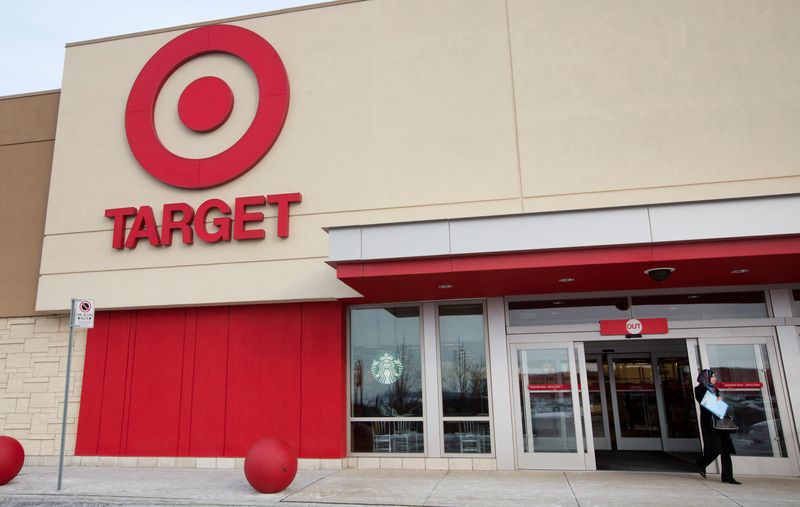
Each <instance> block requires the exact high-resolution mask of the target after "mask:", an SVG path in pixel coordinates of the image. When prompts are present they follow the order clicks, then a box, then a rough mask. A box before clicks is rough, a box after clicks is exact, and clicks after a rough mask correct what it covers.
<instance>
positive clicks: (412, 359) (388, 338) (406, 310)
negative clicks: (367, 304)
mask: <svg viewBox="0 0 800 507" xmlns="http://www.w3.org/2000/svg"><path fill="white" fill-rule="evenodd" d="M420 357H421V355H420V313H419V307H416V306H413V307H397V308H355V309H352V310H351V311H350V361H351V369H350V371H351V372H352V375H353V379H352V389H353V392H352V396H351V403H352V405H351V407H352V408H351V414H352V416H353V417H420V416H422V371H421V365H420Z"/></svg>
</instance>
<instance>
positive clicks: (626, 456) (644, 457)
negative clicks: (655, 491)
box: [594, 451, 698, 473]
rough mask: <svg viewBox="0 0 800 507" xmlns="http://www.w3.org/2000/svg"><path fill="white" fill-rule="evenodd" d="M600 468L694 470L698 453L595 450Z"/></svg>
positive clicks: (668, 470) (652, 470)
mask: <svg viewBox="0 0 800 507" xmlns="http://www.w3.org/2000/svg"><path fill="white" fill-rule="evenodd" d="M594 455H595V461H596V463H597V469H598V470H619V471H628V472H690V473H691V472H694V471H695V459H697V457H698V454H696V453H690V452H688V453H684V452H681V453H670V452H662V451H595V453H594Z"/></svg>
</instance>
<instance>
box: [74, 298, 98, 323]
mask: <svg viewBox="0 0 800 507" xmlns="http://www.w3.org/2000/svg"><path fill="white" fill-rule="evenodd" d="M69 325H70V327H82V328H92V327H94V299H73V300H72V315H71V319H70V323H69Z"/></svg>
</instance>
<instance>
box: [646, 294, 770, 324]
mask: <svg viewBox="0 0 800 507" xmlns="http://www.w3.org/2000/svg"><path fill="white" fill-rule="evenodd" d="M631 301H632V304H631V311H632V314H633V318H635V319H644V318H650V317H666V318H667V319H669V320H710V319H761V318H767V317H769V312H768V311H767V302H766V299H765V297H764V293H763V292H731V293H719V294H670V295H660V296H634V297H633V298H631Z"/></svg>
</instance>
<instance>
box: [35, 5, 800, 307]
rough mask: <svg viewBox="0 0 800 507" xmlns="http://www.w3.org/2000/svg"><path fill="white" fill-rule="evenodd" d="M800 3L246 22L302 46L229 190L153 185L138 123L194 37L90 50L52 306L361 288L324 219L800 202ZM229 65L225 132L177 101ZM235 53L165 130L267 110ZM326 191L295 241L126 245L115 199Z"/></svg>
mask: <svg viewBox="0 0 800 507" xmlns="http://www.w3.org/2000/svg"><path fill="white" fill-rule="evenodd" d="M797 21H800V4H797V3H796V2H791V1H783V2H769V3H767V2H759V3H753V2H748V1H744V0H737V1H724V2H723V1H707V2H701V3H697V2H691V1H675V2H660V3H653V2H648V3H641V2H635V1H632V0H630V1H627V0H626V1H622V0H603V1H598V2H560V1H527V0H507V1H506V0H440V1H437V2H428V1H424V0H406V1H398V0H368V1H365V2H356V3H346V4H342V5H335V6H329V7H322V8H318V9H308V10H302V11H298V12H288V13H283V14H279V15H274V16H261V17H254V18H251V19H245V20H238V21H236V22H235V23H234V24H236V25H239V26H242V27H245V28H248V29H250V30H253V31H255V32H257V33H259V34H261V35H262V36H264V37H265V38H266V39H267V40H269V42H270V43H271V44H272V45H273V46H274V47H275V48H276V50H277V51H278V53H279V54H280V55H281V57H282V59H283V61H284V64H285V65H286V68H287V72H288V75H289V80H290V87H291V101H290V108H289V115H288V118H287V121H286V125H285V127H284V129H283V132H282V134H281V136H280V137H279V138H278V140H277V142H276V143H275V145H274V146H273V148H272V150H271V151H270V152H269V154H268V155H267V156H266V157H265V158H264V159H263V160H262V161H261V162H260V163H259V164H257V165H256V166H255V167H254V168H253V169H252V170H250V171H249V172H248V173H247V174H245V175H244V176H242V177H240V178H238V179H236V180H234V181H232V182H230V183H228V184H226V185H223V186H220V187H216V188H213V189H208V190H202V191H186V190H179V189H175V188H172V187H169V186H166V185H164V184H162V183H160V182H158V181H156V180H155V179H153V178H152V177H150V176H149V174H147V173H146V172H145V171H144V170H142V168H141V167H139V165H138V163H137V162H136V161H135V160H134V159H133V157H132V155H131V153H130V150H129V148H128V146H127V141H126V139H125V135H124V116H123V115H124V107H125V102H126V100H127V96H128V93H129V91H130V87H131V85H132V83H133V80H134V79H135V77H136V75H137V73H138V72H139V70H140V69H141V67H142V65H143V64H144V63H145V62H146V61H147V59H148V58H150V56H151V55H152V54H153V53H154V52H155V51H156V50H157V49H158V48H160V47H161V46H163V45H164V44H165V43H167V42H168V41H169V40H171V39H172V38H174V37H175V36H176V35H178V34H179V33H182V32H183V31H185V30H178V31H167V32H162V33H155V34H147V35H141V36H134V37H125V38H119V39H114V40H107V41H101V42H96V43H88V44H80V45H75V46H72V47H69V48H68V50H67V57H66V65H65V73H64V81H63V89H62V90H63V94H62V100H61V109H60V113H59V124H58V131H57V136H56V146H55V161H54V170H53V177H52V182H51V193H50V201H49V209H48V217H47V225H46V231H45V232H46V237H45V241H44V250H43V258H42V265H41V274H42V277H41V280H40V286H39V294H38V300H37V308H38V309H40V310H56V309H63V308H65V307H66V306H67V304H68V300H69V298H70V297H72V296H83V297H95V298H96V300H97V304H98V307H100V308H120V307H129V306H160V305H181V304H214V303H223V302H230V301H234V302H235V301H242V302H244V301H279V300H303V299H328V298H341V297H348V296H354V295H356V294H355V293H354V292H352V291H351V290H350V289H349V288H347V287H345V286H344V285H343V284H341V283H339V282H338V281H337V280H336V278H335V272H334V271H333V270H332V269H331V268H330V267H328V266H327V265H325V264H324V262H323V261H324V259H325V257H326V256H327V237H326V234H325V232H324V231H323V230H322V228H323V227H331V226H340V225H351V224H364V223H379V222H395V221H411V220H426V219H437V218H455V217H465V216H485V215H496V214H508V213H520V212H528V211H543V210H560V209H575V208H595V207H609V206H620V205H632V204H646V203H660V202H676V201H687V200H704V199H716V198H731V197H745V196H753V195H772V194H781V193H796V192H800V171H799V170H798V169H797V163H796V161H797V160H800V151H799V150H800V149H799V148H797V145H798V143H796V142H793V141H794V138H796V137H797V134H798V132H800V115H798V114H797V113H798V109H800V92H798V91H797V90H800V88H798V86H797V84H798V81H800V58H797V56H798V55H797V52H798V51H800V50H798V49H796V48H800V44H798V42H800V41H798V38H799V37H800V30H798V29H797V28H796V27H797V26H800V25H799V24H798V23H797ZM206 73H214V74H218V75H220V76H221V77H223V78H224V79H225V80H226V82H228V84H229V85H230V86H231V88H232V89H233V91H234V94H235V96H236V104H237V105H236V108H235V110H234V114H233V115H232V116H231V119H230V121H229V123H228V124H226V125H225V127H223V128H221V129H220V130H219V131H216V132H214V133H212V134H207V135H199V134H191V133H190V132H189V131H188V130H186V129H185V128H184V127H182V126H181V125H180V124H179V122H178V121H177V120H176V115H175V103H176V101H177V97H178V96H179V94H180V92H181V91H182V89H183V88H184V87H185V86H186V84H188V83H189V82H190V81H191V80H192V79H194V78H196V77H198V76H201V75H204V74H206ZM254 90H255V84H254V81H253V78H252V75H251V74H250V72H249V71H248V69H247V68H246V66H244V65H242V64H241V62H238V61H237V60H236V59H235V58H232V57H229V56H226V55H211V56H205V57H201V58H198V59H195V60H193V61H190V62H188V63H187V64H186V65H184V66H182V67H181V68H180V69H178V70H177V71H176V72H175V73H174V74H173V75H172V77H171V78H170V80H169V81H168V82H167V84H166V85H165V87H164V89H163V90H162V94H161V96H160V98H159V104H158V106H157V108H156V113H155V120H156V125H157V128H158V131H159V135H160V137H161V138H162V139H163V140H164V143H165V144H166V145H167V146H169V148H170V149H171V150H173V151H174V152H176V153H180V154H182V155H184V156H192V155H193V154H194V156H198V157H199V156H206V155H209V154H212V153H214V152H215V151H219V149H221V148H222V147H224V146H227V145H229V144H230V143H232V142H233V141H234V140H235V139H236V138H237V136H238V135H239V134H240V133H241V132H242V131H243V129H244V128H246V126H247V124H248V122H249V119H250V116H248V114H250V113H248V111H251V110H252V106H253V105H254V104H255V97H254V93H255V92H254ZM297 191H299V192H302V194H303V202H302V204H299V205H296V206H293V208H292V225H291V237H290V238H288V239H285V240H281V239H277V238H275V236H274V229H275V226H274V209H269V208H268V209H267V213H268V214H270V216H271V218H270V219H268V220H267V222H266V228H267V231H268V232H267V239H266V240H264V241H260V242H251V243H231V244H217V245H205V244H201V243H198V242H196V243H195V245H193V246H191V247H186V246H183V245H173V246H172V247H170V248H161V249H158V248H153V247H150V246H149V245H140V246H139V247H138V248H137V249H136V250H134V251H115V250H113V249H112V248H111V246H110V244H111V232H110V231H111V221H110V220H108V219H106V218H104V217H103V210H105V209H106V208H115V207H123V206H138V205H143V204H148V205H151V206H153V207H154V208H156V209H158V208H159V207H160V205H162V204H163V203H168V202H179V201H184V202H188V203H190V204H192V205H195V206H196V205H198V204H199V203H201V202H202V201H204V200H206V199H209V198H222V199H224V200H226V201H228V202H232V200H233V198H234V197H236V196H245V195H254V194H266V193H283V192H297Z"/></svg>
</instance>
